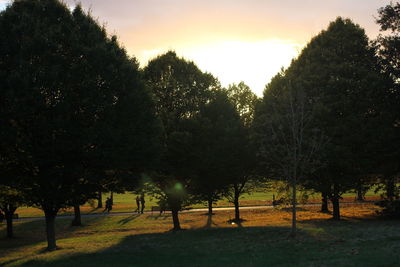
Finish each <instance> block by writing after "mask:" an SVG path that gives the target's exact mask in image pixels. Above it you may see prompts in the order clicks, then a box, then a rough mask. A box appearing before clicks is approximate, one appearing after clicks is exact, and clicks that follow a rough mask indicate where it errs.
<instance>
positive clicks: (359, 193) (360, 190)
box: [357, 180, 364, 202]
mask: <svg viewBox="0 0 400 267" xmlns="http://www.w3.org/2000/svg"><path fill="white" fill-rule="evenodd" d="M357 201H360V202H362V201H364V192H363V188H362V182H361V180H359V181H358V182H357Z"/></svg>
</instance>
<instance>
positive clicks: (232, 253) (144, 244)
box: [23, 218, 400, 266]
mask: <svg viewBox="0 0 400 267" xmlns="http://www.w3.org/2000/svg"><path fill="white" fill-rule="evenodd" d="M207 220H209V219H208V218H207ZM210 221H211V223H212V218H211V219H210ZM303 224H307V225H308V226H310V227H312V228H316V229H317V230H318V229H319V228H321V227H322V228H323V230H324V231H325V232H326V233H328V234H329V235H328V236H325V237H327V238H325V237H324V238H321V236H320V235H319V234H318V233H317V234H315V233H316V232H313V231H312V230H310V229H307V228H303V229H302V230H300V231H299V232H298V235H297V238H295V239H292V238H289V235H290V227H241V228H239V227H238V228H207V229H204V228H203V229H196V230H187V231H178V232H166V233H157V234H141V235H128V236H126V237H124V238H123V239H122V240H121V242H119V243H118V244H116V245H114V246H111V247H108V248H105V249H102V250H99V251H97V252H95V253H75V254H69V255H67V256H59V257H58V258H56V257H54V258H47V259H44V260H31V261H29V262H26V263H25V264H24V265H23V266H38V265H40V266H42V265H53V266H71V265H80V266H82V265H83V266H97V265H99V266H132V265H135V266H194V265H195V266H223V265H226V266H276V265H278V266H292V265H295V266H321V265H323V266H341V265H351V266H379V265H380V264H381V263H382V262H385V264H387V265H388V266H392V265H393V266H394V265H396V263H398V260H400V258H399V255H398V251H397V250H396V249H393V245H394V244H397V245H399V244H398V243H396V242H399V240H400V239H396V238H393V236H392V237H391V238H389V239H388V238H382V233H383V232H381V231H383V229H386V228H385V226H386V224H385V223H383V224H382V222H379V221H378V222H368V223H357V222H350V221H345V222H343V223H342V222H337V223H336V222H335V223H332V221H326V220H325V221H312V220H310V221H308V222H304V221H303V222H302V225H303ZM377 225H378V226H379V227H378V229H379V230H378V232H377V233H376V234H374V235H373V236H372V237H370V239H369V240H368V242H366V241H365V239H357V238H359V236H358V234H359V233H365V234H364V235H365V237H367V236H368V235H370V233H368V231H369V230H373V229H376V226H377ZM392 226H393V229H392V232H391V234H397V237H399V234H398V233H399V228H400V226H399V225H394V224H393V223H392Z"/></svg>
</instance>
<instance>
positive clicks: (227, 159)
mask: <svg viewBox="0 0 400 267" xmlns="http://www.w3.org/2000/svg"><path fill="white" fill-rule="evenodd" d="M195 123H196V125H195V127H196V128H195V131H194V138H193V142H194V143H193V145H192V146H191V147H192V153H193V159H194V162H195V164H194V169H193V171H194V174H193V181H192V185H191V187H192V188H193V190H192V191H193V192H194V194H195V195H197V196H198V198H199V199H200V200H204V201H207V203H208V213H209V215H212V205H213V203H214V202H215V201H217V200H219V199H220V198H221V197H222V196H223V195H224V194H226V191H227V189H228V186H229V184H230V179H231V178H232V177H230V175H232V173H231V171H230V170H232V169H235V167H236V166H234V164H237V157H239V158H240V155H238V153H237V151H236V149H237V146H236V145H237V143H238V138H241V137H242V132H243V129H242V124H241V121H240V117H239V114H238V113H237V111H236V108H235V106H234V105H233V103H232V102H231V101H230V100H229V99H228V96H227V95H226V92H225V91H218V92H216V93H215V97H214V98H213V99H212V100H211V101H210V102H209V103H207V104H206V105H205V106H204V107H202V108H201V109H200V112H199V114H198V115H197V116H196V117H195Z"/></svg>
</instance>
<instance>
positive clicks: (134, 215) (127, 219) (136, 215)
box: [118, 214, 140, 224]
mask: <svg viewBox="0 0 400 267" xmlns="http://www.w3.org/2000/svg"><path fill="white" fill-rule="evenodd" d="M139 216H140V214H133V215H131V216H129V217H126V218H124V219H122V220H119V221H118V223H119V224H127V223H128V222H131V221H133V220H135V219H136V218H137V217H139Z"/></svg>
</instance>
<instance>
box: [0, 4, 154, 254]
mask: <svg viewBox="0 0 400 267" xmlns="http://www.w3.org/2000/svg"><path fill="white" fill-rule="evenodd" d="M0 33H1V34H0V43H1V51H0V80H1V86H0V88H1V90H0V101H1V104H0V106H1V107H0V114H1V115H0V120H1V124H2V126H3V127H2V130H1V131H2V135H3V136H5V140H12V142H8V143H4V142H3V143H2V145H4V146H5V148H6V149H5V150H4V151H7V153H9V155H12V156H13V158H15V160H17V161H18V165H20V166H23V168H21V169H22V170H24V172H23V173H21V174H20V175H19V177H20V179H22V180H23V183H22V184H23V191H24V192H26V194H25V195H26V197H27V200H28V201H30V202H31V203H32V204H33V205H35V206H39V207H41V208H42V209H43V210H44V212H45V215H46V221H47V237H48V249H49V250H53V249H55V248H56V243H55V235H54V218H55V215H56V214H57V212H58V210H59V209H61V208H64V207H66V206H68V205H69V201H70V200H71V199H73V198H74V197H76V195H75V193H76V190H75V189H76V187H77V186H80V185H81V184H82V183H85V180H87V179H88V177H90V175H89V173H90V172H91V171H97V168H100V169H101V170H106V169H113V170H114V169H116V170H125V171H139V170H141V169H142V168H143V166H146V165H145V164H146V161H150V158H149V157H150V156H153V155H154V149H153V148H154V147H155V145H156V144H157V142H156V137H155V133H156V132H157V131H156V129H157V120H156V117H155V111H154V106H153V102H152V99H151V97H150V94H149V92H148V91H147V90H146V88H145V86H144V84H143V83H142V81H141V75H140V72H139V70H138V64H137V62H136V60H135V59H131V58H129V57H128V56H127V54H126V52H125V50H124V49H122V48H121V47H120V46H119V44H118V42H117V39H116V37H111V38H110V37H108V36H107V33H106V31H105V29H104V28H102V27H100V26H99V25H98V24H97V22H96V21H95V20H94V19H93V18H92V17H91V16H90V15H88V14H86V13H84V12H83V11H82V9H81V7H80V6H77V7H76V8H75V9H74V10H73V11H72V12H71V11H70V10H69V9H68V7H66V6H65V5H64V4H62V3H60V2H59V1H56V0H40V1H32V0H23V1H15V2H13V3H12V5H10V6H9V7H7V9H6V10H5V11H3V12H1V13H0ZM10 136H15V138H13V137H10Z"/></svg>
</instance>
